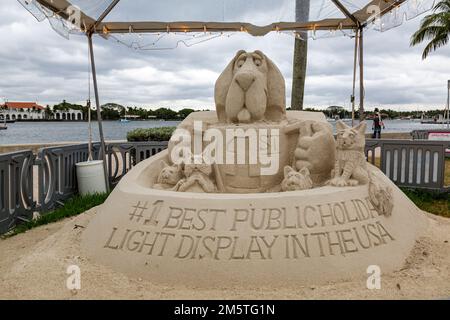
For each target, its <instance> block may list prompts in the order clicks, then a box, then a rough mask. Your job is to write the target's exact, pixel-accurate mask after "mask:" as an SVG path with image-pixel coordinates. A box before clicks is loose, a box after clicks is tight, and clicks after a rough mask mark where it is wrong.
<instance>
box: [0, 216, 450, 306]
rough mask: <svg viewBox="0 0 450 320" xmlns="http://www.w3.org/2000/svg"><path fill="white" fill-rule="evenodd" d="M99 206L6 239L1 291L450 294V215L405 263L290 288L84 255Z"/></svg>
mask: <svg viewBox="0 0 450 320" xmlns="http://www.w3.org/2000/svg"><path fill="white" fill-rule="evenodd" d="M93 214H95V208H94V209H92V210H90V211H88V212H86V213H84V214H81V215H80V216H78V217H75V218H71V219H66V220H64V221H61V222H58V223H54V224H51V225H47V226H43V227H39V228H36V229H33V230H31V231H28V232H27V233H24V234H19V235H17V236H14V237H12V238H8V239H3V240H0V288H1V290H0V299H449V298H450V219H445V218H441V217H437V216H433V215H430V214H427V216H428V217H429V219H430V224H429V228H428V230H427V232H426V234H425V235H424V236H423V237H422V238H421V239H419V240H418V241H417V243H416V246H415V248H414V249H413V251H412V253H411V255H410V257H409V258H408V259H407V262H406V264H405V265H404V267H403V268H402V269H401V270H399V271H397V272H395V273H393V274H389V275H382V286H381V289H380V290H368V289H367V288H366V279H361V280H357V281H356V280H355V281H350V282H340V283H329V284H326V285H320V286H319V285H318V286H297V287H291V288H272V287H271V288H265V287H259V288H249V287H221V288H218V287H215V288H195V287H186V286H183V285H182V284H180V285H178V286H163V285H157V284H153V283H152V282H150V281H148V280H143V279H134V278H130V277H127V276H126V275H124V274H121V273H118V272H115V271H113V270H111V269H109V268H108V267H105V266H101V265H98V264H95V263H92V262H90V261H88V260H87V259H85V258H84V257H83V256H82V254H81V251H80V236H81V233H82V232H83V229H84V227H85V226H86V225H87V224H88V222H89V220H90V218H91V217H92V216H93ZM72 264H75V265H78V266H79V267H80V269H81V290H79V291H70V290H68V289H67V288H66V280H67V277H68V276H69V275H68V274H66V271H67V267H68V266H69V265H72Z"/></svg>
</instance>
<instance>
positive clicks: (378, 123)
mask: <svg viewBox="0 0 450 320" xmlns="http://www.w3.org/2000/svg"><path fill="white" fill-rule="evenodd" d="M381 128H383V129H384V123H383V120H382V119H381V114H380V110H378V108H375V117H374V118H373V123H372V130H373V134H372V139H380V138H381Z"/></svg>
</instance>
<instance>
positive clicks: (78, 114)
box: [53, 109, 83, 120]
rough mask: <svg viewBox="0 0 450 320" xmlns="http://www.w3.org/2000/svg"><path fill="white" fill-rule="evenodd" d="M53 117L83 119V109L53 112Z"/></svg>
mask: <svg viewBox="0 0 450 320" xmlns="http://www.w3.org/2000/svg"><path fill="white" fill-rule="evenodd" d="M53 119H56V120H83V111H81V110H74V109H67V110H58V111H55V112H53Z"/></svg>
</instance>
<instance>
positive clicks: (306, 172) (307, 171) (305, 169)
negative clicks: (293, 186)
mask: <svg viewBox="0 0 450 320" xmlns="http://www.w3.org/2000/svg"><path fill="white" fill-rule="evenodd" d="M299 173H300V174H301V175H303V176H309V175H310V172H309V169H308V168H307V167H303V168H302V169H301V170H300V171H299Z"/></svg>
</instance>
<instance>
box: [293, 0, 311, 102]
mask: <svg viewBox="0 0 450 320" xmlns="http://www.w3.org/2000/svg"><path fill="white" fill-rule="evenodd" d="M309 2H310V0H296V1H295V21H296V22H308V20H309ZM300 36H301V38H302V39H299V38H295V46H294V70H293V73H292V96H291V108H292V109H294V110H302V109H303V97H304V93H305V78H306V62H307V56H308V33H307V32H301V33H300Z"/></svg>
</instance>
